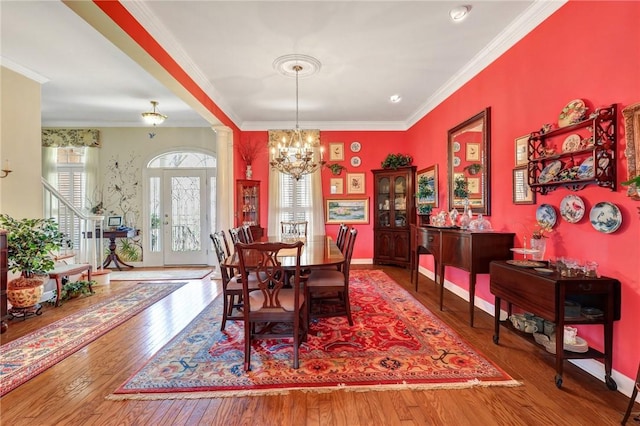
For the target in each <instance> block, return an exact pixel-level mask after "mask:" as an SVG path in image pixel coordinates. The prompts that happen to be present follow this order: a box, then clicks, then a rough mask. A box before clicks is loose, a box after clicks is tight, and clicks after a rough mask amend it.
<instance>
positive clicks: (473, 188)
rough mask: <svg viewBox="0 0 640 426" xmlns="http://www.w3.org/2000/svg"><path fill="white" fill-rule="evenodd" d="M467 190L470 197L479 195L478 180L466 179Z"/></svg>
mask: <svg viewBox="0 0 640 426" xmlns="http://www.w3.org/2000/svg"><path fill="white" fill-rule="evenodd" d="M467 189H468V190H469V194H470V195H474V194H479V193H480V178H472V177H470V178H467Z"/></svg>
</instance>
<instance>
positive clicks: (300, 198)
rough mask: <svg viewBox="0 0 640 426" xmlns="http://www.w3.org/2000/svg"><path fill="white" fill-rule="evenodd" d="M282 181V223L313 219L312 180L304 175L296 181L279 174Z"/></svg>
mask: <svg viewBox="0 0 640 426" xmlns="http://www.w3.org/2000/svg"><path fill="white" fill-rule="evenodd" d="M279 179H280V207H281V208H280V221H297V220H302V221H304V220H306V221H309V220H310V218H311V179H310V177H309V175H303V176H302V177H301V178H300V180H295V179H293V178H292V177H291V176H289V175H285V174H284V173H279Z"/></svg>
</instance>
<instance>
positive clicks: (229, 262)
mask: <svg viewBox="0 0 640 426" xmlns="http://www.w3.org/2000/svg"><path fill="white" fill-rule="evenodd" d="M300 240H301V241H302V242H304V246H302V252H301V253H300V267H301V268H303V269H314V268H320V267H326V266H332V265H334V266H335V265H338V264H340V263H343V262H344V255H343V254H342V252H341V251H340V249H339V248H338V246H337V245H336V243H335V241H333V238H331V237H329V236H326V235H315V236H311V237H307V238H301V239H300ZM262 241H269V242H285V241H282V239H281V238H279V237H273V236H271V237H266V238H263V239H262ZM286 242H295V241H286ZM288 253H289V252H286V251H285V252H281V255H280V256H278V258H279V259H280V261H281V262H282V266H284V267H285V268H293V267H295V263H296V259H295V254H294V253H293V252H291V253H290V255H288ZM245 258H246V259H249V263H251V259H252V255H251V252H248V253H247V254H246V256H245ZM245 261H246V260H245ZM257 262H258V256H257V255H256V256H255V261H254V262H253V263H257ZM222 266H226V267H230V268H236V269H237V268H238V267H239V266H240V262H239V260H238V253H237V252H234V253H233V254H232V255H231V256H229V257H227V258H226V259H225V260H224V261H223V264H222Z"/></svg>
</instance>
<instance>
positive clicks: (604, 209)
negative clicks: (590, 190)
mask: <svg viewBox="0 0 640 426" xmlns="http://www.w3.org/2000/svg"><path fill="white" fill-rule="evenodd" d="M589 220H590V221H591V226H593V227H594V228H595V229H596V231H600V232H602V233H605V234H611V233H612V232H616V231H617V230H618V228H620V225H622V213H620V209H619V208H618V206H616V205H615V204H613V203H609V202H607V201H602V202H600V203H598V204H596V205H595V206H593V207H592V208H591V212H590V213H589Z"/></svg>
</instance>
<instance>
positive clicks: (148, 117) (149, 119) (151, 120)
mask: <svg viewBox="0 0 640 426" xmlns="http://www.w3.org/2000/svg"><path fill="white" fill-rule="evenodd" d="M151 105H152V106H153V111H148V112H143V113H142V119H143V120H144V122H145V123H147V124H148V125H153V126H156V125H158V124H162V123H164V120H166V119H167V116H166V115H164V114H160V113H159V112H158V111H157V110H156V107H157V106H158V101H151Z"/></svg>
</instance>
